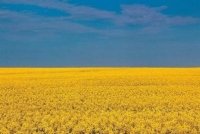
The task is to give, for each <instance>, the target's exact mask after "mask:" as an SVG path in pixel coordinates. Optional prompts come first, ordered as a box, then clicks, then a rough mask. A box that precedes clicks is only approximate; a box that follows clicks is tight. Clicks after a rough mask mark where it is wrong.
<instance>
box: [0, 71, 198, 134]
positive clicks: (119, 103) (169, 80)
mask: <svg viewBox="0 0 200 134" xmlns="http://www.w3.org/2000/svg"><path fill="white" fill-rule="evenodd" d="M15 133H16V134H68V133H72V134H84V133H87V134H89V133H91V134H96V133H99V134H132V133H133V134H157V133H158V134H160V133H161V134H170V133H177V134H184V133H185V134H186V133H188V134H199V133H200V68H43V69H42V68H15V69H14V68H1V69H0V134H15Z"/></svg>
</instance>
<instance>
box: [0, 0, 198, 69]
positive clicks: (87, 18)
mask: <svg viewBox="0 0 200 134" xmlns="http://www.w3.org/2000/svg"><path fill="white" fill-rule="evenodd" d="M0 66H200V0H0Z"/></svg>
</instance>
